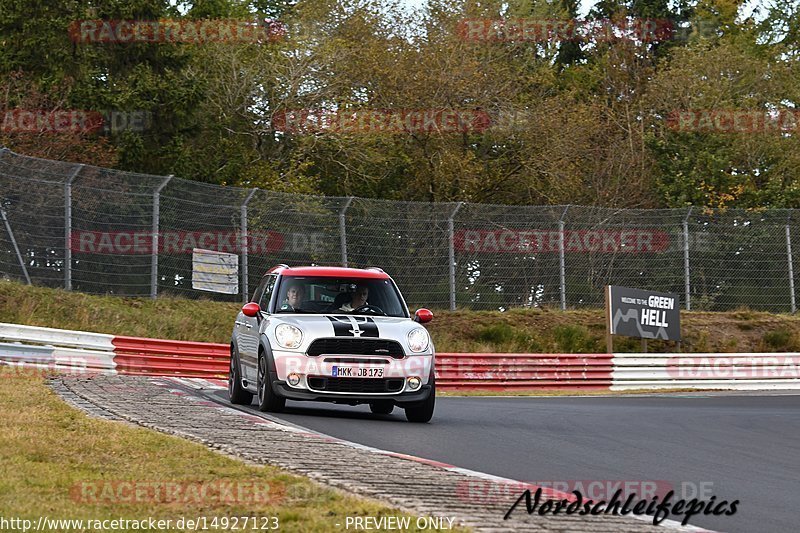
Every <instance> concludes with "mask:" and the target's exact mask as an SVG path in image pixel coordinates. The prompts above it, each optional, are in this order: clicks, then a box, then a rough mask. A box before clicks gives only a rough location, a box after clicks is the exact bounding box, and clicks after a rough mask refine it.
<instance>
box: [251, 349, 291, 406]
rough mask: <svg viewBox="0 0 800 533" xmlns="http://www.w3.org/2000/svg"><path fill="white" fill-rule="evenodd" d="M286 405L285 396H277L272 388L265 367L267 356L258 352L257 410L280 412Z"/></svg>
mask: <svg viewBox="0 0 800 533" xmlns="http://www.w3.org/2000/svg"><path fill="white" fill-rule="evenodd" d="M284 407H286V398H281V397H280V396H277V395H276V394H275V392H274V391H273V390H272V383H271V380H270V379H269V370H268V369H267V357H266V355H265V354H264V353H263V352H262V353H260V354H258V410H259V411H262V412H268V413H280V412H281V411H283V409H284Z"/></svg>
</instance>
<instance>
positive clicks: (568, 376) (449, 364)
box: [436, 353, 613, 391]
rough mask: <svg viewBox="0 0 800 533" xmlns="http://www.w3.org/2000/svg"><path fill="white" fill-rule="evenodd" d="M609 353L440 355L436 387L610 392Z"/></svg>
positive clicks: (610, 359) (610, 370)
mask: <svg viewBox="0 0 800 533" xmlns="http://www.w3.org/2000/svg"><path fill="white" fill-rule="evenodd" d="M611 361H612V356H611V355H609V354H602V355H601V354H588V355H584V354H513V353H503V354H500V353H439V354H436V385H437V387H439V388H442V389H465V390H466V389H473V390H498V391H502V390H521V389H608V388H609V387H610V386H611V374H612V370H613V368H612V363H611Z"/></svg>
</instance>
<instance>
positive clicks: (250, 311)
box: [242, 302, 261, 317]
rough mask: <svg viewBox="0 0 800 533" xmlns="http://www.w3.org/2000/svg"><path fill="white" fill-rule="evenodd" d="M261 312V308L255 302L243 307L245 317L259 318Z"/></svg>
mask: <svg viewBox="0 0 800 533" xmlns="http://www.w3.org/2000/svg"><path fill="white" fill-rule="evenodd" d="M259 312H261V306H260V305H258V304H257V303H255V302H250V303H249V304H244V307H242V313H244V316H251V317H252V316H258V313H259Z"/></svg>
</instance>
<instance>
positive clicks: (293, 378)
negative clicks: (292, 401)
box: [286, 373, 300, 387]
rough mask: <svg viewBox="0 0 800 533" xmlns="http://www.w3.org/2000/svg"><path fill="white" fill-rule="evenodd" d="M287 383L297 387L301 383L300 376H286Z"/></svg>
mask: <svg viewBox="0 0 800 533" xmlns="http://www.w3.org/2000/svg"><path fill="white" fill-rule="evenodd" d="M286 381H288V382H289V385H291V386H292V387H296V386H297V385H298V384H299V383H300V375H299V374H294V373H292V374H289V375H288V376H286Z"/></svg>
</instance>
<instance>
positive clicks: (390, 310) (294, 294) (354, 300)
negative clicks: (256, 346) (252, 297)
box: [275, 276, 408, 317]
mask: <svg viewBox="0 0 800 533" xmlns="http://www.w3.org/2000/svg"><path fill="white" fill-rule="evenodd" d="M275 312H276V313H336V314H356V315H372V316H394V317H406V316H408V315H407V312H406V310H405V309H404V308H403V303H402V301H401V300H400V296H399V294H398V293H397V289H396V288H395V287H394V284H393V283H392V281H391V280H388V279H362V278H327V277H300V276H286V277H284V278H283V280H282V281H281V284H280V288H279V293H278V304H277V306H276V309H275Z"/></svg>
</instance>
